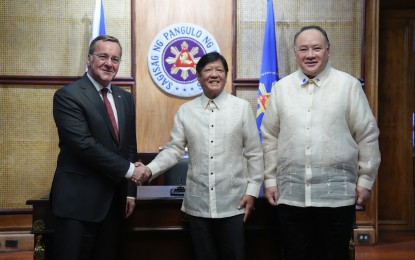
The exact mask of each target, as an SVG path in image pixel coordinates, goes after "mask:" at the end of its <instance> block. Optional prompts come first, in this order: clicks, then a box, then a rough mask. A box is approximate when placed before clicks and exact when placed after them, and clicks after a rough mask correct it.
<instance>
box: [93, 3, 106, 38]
mask: <svg viewBox="0 0 415 260" xmlns="http://www.w3.org/2000/svg"><path fill="white" fill-rule="evenodd" d="M105 34H106V31H105V16H104V5H103V4H102V0H96V2H95V10H94V16H93V18H92V35H91V40H90V41H92V40H93V39H95V38H96V37H97V36H99V35H105Z"/></svg>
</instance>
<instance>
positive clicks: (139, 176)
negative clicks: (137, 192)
mask: <svg viewBox="0 0 415 260" xmlns="http://www.w3.org/2000/svg"><path fill="white" fill-rule="evenodd" d="M134 165H135V168H134V172H133V175H132V176H131V181H132V182H133V183H134V184H135V185H137V186H139V185H143V184H144V183H146V182H148V181H149V180H150V178H151V170H150V168H148V167H147V166H145V165H144V164H142V163H141V162H136V163H135V164H134Z"/></svg>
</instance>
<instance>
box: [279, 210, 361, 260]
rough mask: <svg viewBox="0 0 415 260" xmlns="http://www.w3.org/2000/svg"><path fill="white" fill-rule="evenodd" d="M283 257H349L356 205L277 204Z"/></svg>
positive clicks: (338, 259) (319, 259)
mask: <svg viewBox="0 0 415 260" xmlns="http://www.w3.org/2000/svg"><path fill="white" fill-rule="evenodd" d="M278 215H279V221H280V226H281V232H282V247H283V254H284V260H301V259H304V260H349V243H350V239H351V236H352V231H353V225H354V219H355V206H354V205H352V206H345V207H337V208H329V207H294V206H288V205H284V204H280V205H278Z"/></svg>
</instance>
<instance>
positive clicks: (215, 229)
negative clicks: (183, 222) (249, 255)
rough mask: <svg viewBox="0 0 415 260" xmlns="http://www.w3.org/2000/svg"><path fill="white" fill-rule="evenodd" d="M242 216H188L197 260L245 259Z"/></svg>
mask: <svg viewBox="0 0 415 260" xmlns="http://www.w3.org/2000/svg"><path fill="white" fill-rule="evenodd" d="M243 217H244V215H243V214H241V215H237V216H233V217H228V218H217V219H214V218H200V217H194V216H190V215H188V218H189V227H190V233H191V237H192V243H193V248H194V252H195V255H196V259H197V260H219V259H220V260H243V259H245V238H244V223H243Z"/></svg>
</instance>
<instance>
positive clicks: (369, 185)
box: [357, 177, 374, 190]
mask: <svg viewBox="0 0 415 260" xmlns="http://www.w3.org/2000/svg"><path fill="white" fill-rule="evenodd" d="M373 183H374V181H370V180H367V179H365V178H362V177H359V179H358V180H357V186H360V187H363V188H365V189H368V190H371V189H372V187H373Z"/></svg>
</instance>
